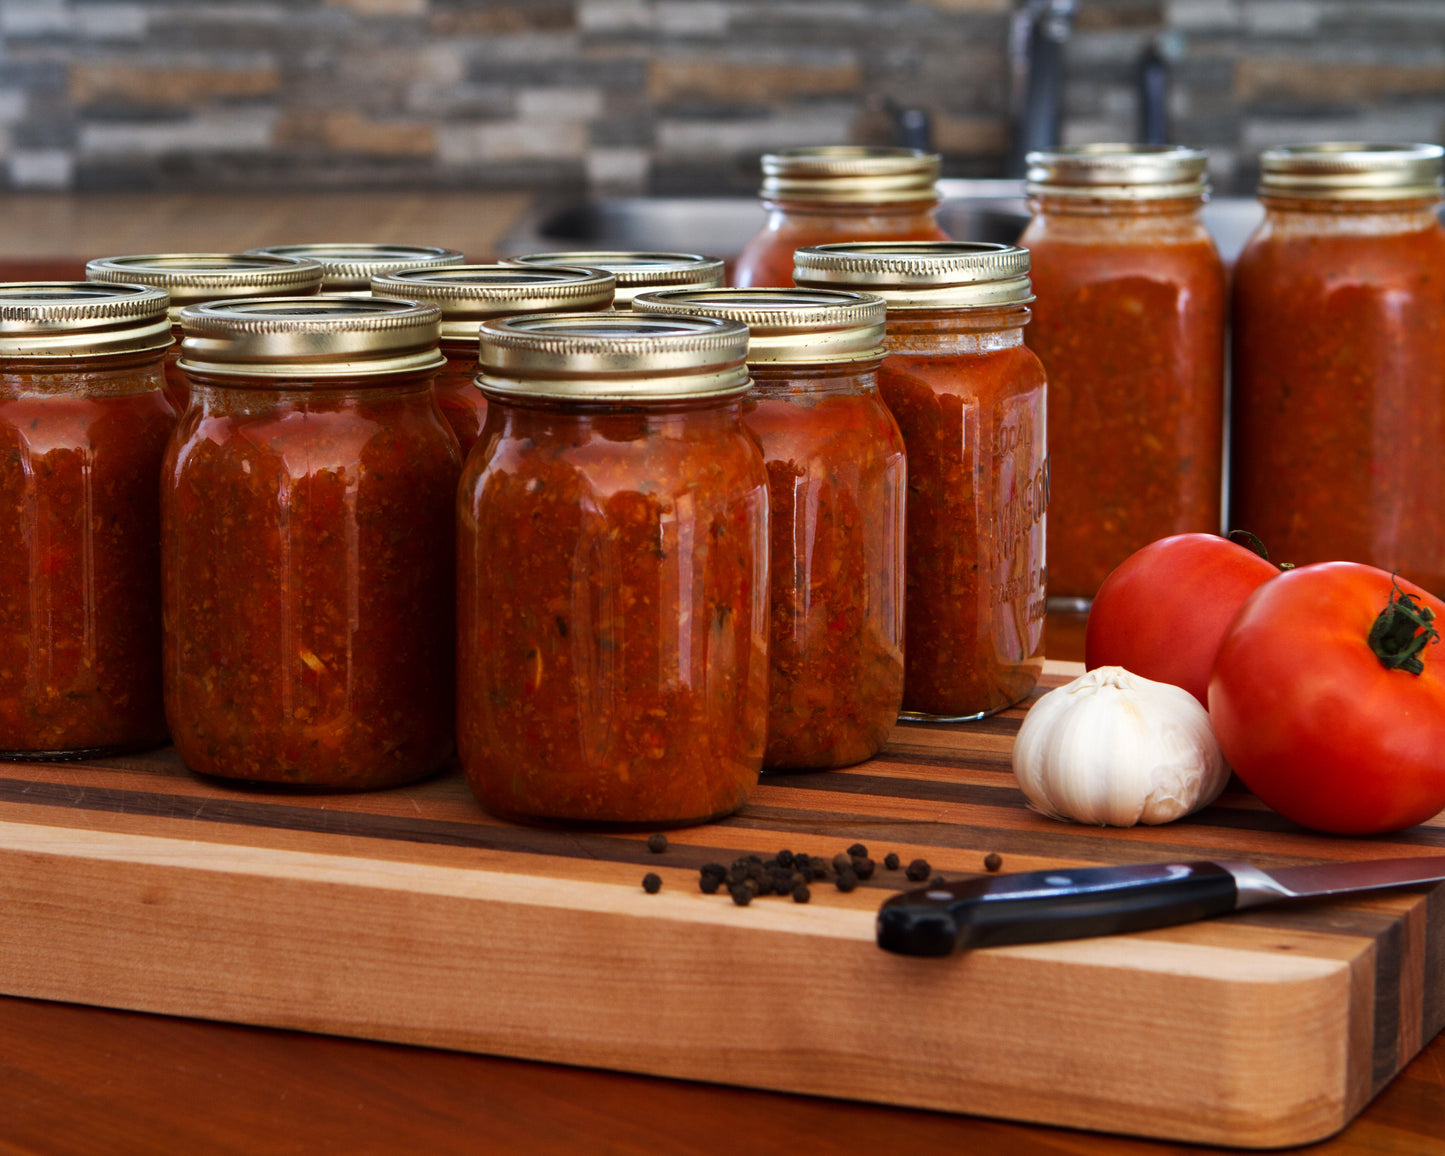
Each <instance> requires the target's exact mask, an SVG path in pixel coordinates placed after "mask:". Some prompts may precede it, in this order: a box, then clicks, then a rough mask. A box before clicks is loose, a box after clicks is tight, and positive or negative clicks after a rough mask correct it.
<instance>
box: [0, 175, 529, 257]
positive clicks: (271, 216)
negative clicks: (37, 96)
mask: <svg viewBox="0 0 1445 1156" xmlns="http://www.w3.org/2000/svg"><path fill="white" fill-rule="evenodd" d="M531 203H532V196H531V194H530V193H522V192H518V193H477V192H418V193H355V192H309V193H168V194H160V195H157V194H152V193H5V194H0V260H4V261H6V262H16V261H20V262H25V263H29V262H38V261H54V260H57V259H60V260H68V261H74V260H75V259H76V258H77V257H78V258H80V259H81V261H82V262H83V261H85V260H88V259H90V258H92V257H112V256H117V257H118V256H123V255H126V254H131V253H188V252H212V253H237V252H240V251H242V250H244V249H251V248H256V247H258V246H261V245H290V244H305V243H307V242H311V241H381V242H387V243H391V244H410V245H444V246H446V247H448V248H452V249H459V250H461V251H462V252H463V253H465V254H467V256H468V257H471V258H474V259H480V258H481V257H482V256H484V255H485V254H488V253H494V252H496V250H497V244H498V242H499V241H500V240H501V239H502V237H504V236H505V235H506V233H507V232H508V231H509V230H510V229H511V228H512V227H513V226H514V225H515V224H516V222H517V220H518V219H519V218H520V217H521V215H522V214H523V213H524V212H525V211H526V210H527V208H528V206H529V205H530V204H531Z"/></svg>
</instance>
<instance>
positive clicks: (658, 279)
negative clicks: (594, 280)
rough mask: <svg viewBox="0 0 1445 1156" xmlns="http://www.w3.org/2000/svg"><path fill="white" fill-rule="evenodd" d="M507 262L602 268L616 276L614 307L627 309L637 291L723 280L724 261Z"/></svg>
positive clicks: (568, 257) (651, 257)
mask: <svg viewBox="0 0 1445 1156" xmlns="http://www.w3.org/2000/svg"><path fill="white" fill-rule="evenodd" d="M506 263H507V264H509V265H526V266H529V267H535V266H539V265H572V266H578V265H580V266H582V267H584V268H588V269H605V270H606V271H607V272H609V273H611V274H612V275H613V276H614V277H616V278H617V292H616V296H615V297H614V299H613V302H612V306H613V308H614V309H631V308H632V299H633V298H634V297H636V296H637V295H638V294H639V293H656V292H658V291H659V290H662V289H711V288H714V287H716V286H719V285H721V284H722V283H723V275H724V273H725V271H726V267H727V263H726V262H725V261H723V259H722V258H721V257H704V256H703V255H702V254H700V253H643V252H631V251H623V252H586V251H581V252H576V253H523V254H522V255H521V256H519V257H508V258H507V261H506Z"/></svg>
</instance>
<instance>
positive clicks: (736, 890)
mask: <svg viewBox="0 0 1445 1156" xmlns="http://www.w3.org/2000/svg"><path fill="white" fill-rule="evenodd" d="M728 890H729V891H730V892H731V893H732V897H733V902H734V903H736V904H737V905H738V906H739V907H746V906H747V905H748V904H749V903H751V902H752V901H753V891H752V888H751V887H745V886H743V885H742V884H741V883H739V884H738V885H737V886H735V887H730V888H729V889H728Z"/></svg>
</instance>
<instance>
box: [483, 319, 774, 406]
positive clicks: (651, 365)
mask: <svg viewBox="0 0 1445 1156" xmlns="http://www.w3.org/2000/svg"><path fill="white" fill-rule="evenodd" d="M747 353H748V329H747V326H746V325H743V324H742V323H741V322H739V321H725V320H722V319H721V318H717V317H689V316H684V315H681V314H673V313H542V314H535V315H533V316H530V317H507V318H502V319H499V320H496V321H484V322H482V326H481V330H480V341H479V363H480V368H481V373H480V374H479V375H478V377H477V384H478V385H479V386H481V387H482V389H483V391H485V392H486V393H489V394H495V395H497V396H499V397H532V398H550V399H554V400H570V401H588V402H593V401H606V402H611V401H625V402H648V401H678V400H688V399H701V398H719V397H729V396H733V395H741V394H743V393H745V392H746V391H747V389H748V387H749V385H750V381H749V378H748V367H747Z"/></svg>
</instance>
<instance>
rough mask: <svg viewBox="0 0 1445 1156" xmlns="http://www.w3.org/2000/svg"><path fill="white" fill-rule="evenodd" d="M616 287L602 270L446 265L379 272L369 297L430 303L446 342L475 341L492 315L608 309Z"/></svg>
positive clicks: (509, 315)
mask: <svg viewBox="0 0 1445 1156" xmlns="http://www.w3.org/2000/svg"><path fill="white" fill-rule="evenodd" d="M615 283H616V282H615V278H614V277H613V276H612V274H611V273H608V272H606V271H604V270H602V269H576V268H570V267H564V266H560V265H559V266H553V267H551V268H546V269H543V268H537V269H527V268H523V267H521V266H518V265H448V266H446V267H444V268H439V269H398V270H396V271H395V272H393V273H379V274H377V275H376V276H375V277H373V278H372V279H371V295H372V296H373V297H400V298H405V299H406V300H409V301H428V302H430V303H431V304H433V305H436V306H437V307H439V308H440V309H441V311H442V340H443V341H476V339H477V326H479V325H480V324H481V323H482V322H483V321H485V320H487V319H488V318H490V317H514V316H517V315H519V314H523V313H581V312H590V311H593V310H600V309H609V308H611V306H612V297H613V292H614V285H615Z"/></svg>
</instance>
